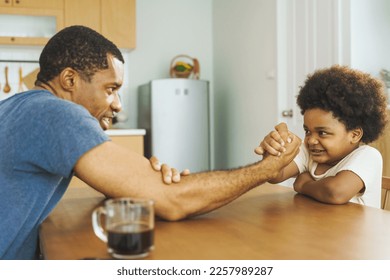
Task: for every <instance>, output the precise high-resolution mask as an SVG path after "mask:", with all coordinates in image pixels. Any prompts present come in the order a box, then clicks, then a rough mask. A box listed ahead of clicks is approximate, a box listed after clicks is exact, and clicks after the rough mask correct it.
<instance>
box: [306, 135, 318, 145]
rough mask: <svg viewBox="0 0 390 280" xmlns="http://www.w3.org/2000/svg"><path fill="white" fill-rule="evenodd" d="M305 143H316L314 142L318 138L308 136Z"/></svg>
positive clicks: (316, 142)
mask: <svg viewBox="0 0 390 280" xmlns="http://www.w3.org/2000/svg"><path fill="white" fill-rule="evenodd" d="M307 143H309V144H310V145H316V144H318V140H317V138H315V137H313V136H311V137H309V139H308V140H307Z"/></svg>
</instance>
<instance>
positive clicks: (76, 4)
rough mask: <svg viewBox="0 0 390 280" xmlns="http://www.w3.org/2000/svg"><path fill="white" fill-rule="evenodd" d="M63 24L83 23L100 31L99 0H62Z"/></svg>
mask: <svg viewBox="0 0 390 280" xmlns="http://www.w3.org/2000/svg"><path fill="white" fill-rule="evenodd" d="M64 1H65V2H64V22H65V26H71V25H84V26H88V27H90V28H92V29H93V30H95V31H97V32H101V28H100V0H64Z"/></svg>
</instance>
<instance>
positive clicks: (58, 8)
mask: <svg viewBox="0 0 390 280" xmlns="http://www.w3.org/2000/svg"><path fill="white" fill-rule="evenodd" d="M63 1H64V0H35V1H31V0H0V25H2V26H3V27H4V26H6V27H8V28H3V27H2V28H1V30H0V44H11V45H45V44H46V43H47V41H48V40H49V38H50V37H51V36H53V35H54V34H55V33H56V32H58V31H59V30H61V29H62V28H63V26H64V25H63V23H64V20H63V3H64V2H63Z"/></svg>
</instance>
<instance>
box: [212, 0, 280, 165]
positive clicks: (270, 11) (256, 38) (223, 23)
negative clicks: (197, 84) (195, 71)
mask: <svg viewBox="0 0 390 280" xmlns="http://www.w3.org/2000/svg"><path fill="white" fill-rule="evenodd" d="M275 15H276V3H275V1H273V0H240V1H236V0H214V1H213V24H214V30H213V34H214V94H215V96H214V98H215V124H214V126H215V145H214V146H215V167H216V168H232V167H237V166H241V165H245V164H248V163H252V162H254V161H256V160H258V159H259V157H258V156H256V155H255V154H254V152H253V150H254V148H255V147H256V146H257V145H258V144H259V142H260V140H262V139H263V137H264V136H265V133H266V132H268V131H270V130H271V129H272V128H273V126H274V125H275V124H276V120H277V117H276V108H277V104H276V81H275V79H274V78H273V75H274V73H275V71H276V69H275V67H276V64H275V63H276V58H275V54H276V19H275Z"/></svg>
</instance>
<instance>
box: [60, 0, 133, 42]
mask: <svg viewBox="0 0 390 280" xmlns="http://www.w3.org/2000/svg"><path fill="white" fill-rule="evenodd" d="M64 1H65V2H64V24H65V26H71V25H85V26H88V27H91V28H92V29H94V30H96V31H98V32H100V33H101V34H103V35H104V36H105V37H107V38H108V39H110V40H111V41H113V42H114V43H115V44H116V45H117V46H118V47H119V48H125V49H133V48H135V45H136V34H135V26H136V21H135V4H136V3H135V0H100V1H96V0H64Z"/></svg>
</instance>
